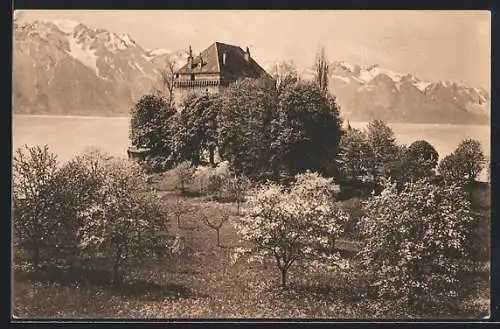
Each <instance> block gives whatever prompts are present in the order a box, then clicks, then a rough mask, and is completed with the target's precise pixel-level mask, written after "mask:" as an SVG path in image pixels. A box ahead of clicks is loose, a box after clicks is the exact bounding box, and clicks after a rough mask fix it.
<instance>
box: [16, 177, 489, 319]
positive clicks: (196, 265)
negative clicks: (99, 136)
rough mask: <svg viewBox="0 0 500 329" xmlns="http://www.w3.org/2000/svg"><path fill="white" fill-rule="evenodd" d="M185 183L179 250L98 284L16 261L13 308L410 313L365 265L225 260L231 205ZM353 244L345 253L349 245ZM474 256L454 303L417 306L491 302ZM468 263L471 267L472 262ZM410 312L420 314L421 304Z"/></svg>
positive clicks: (463, 311) (171, 201) (105, 313)
mask: <svg viewBox="0 0 500 329" xmlns="http://www.w3.org/2000/svg"><path fill="white" fill-rule="evenodd" d="M152 187H154V188H155V189H157V191H158V192H159V193H160V194H161V195H162V198H163V200H164V202H165V208H166V209H167V211H168V210H169V209H170V211H171V210H172V209H173V208H174V205H175V204H176V202H177V196H176V194H175V192H174V191H173V182H172V179H171V177H169V176H168V174H166V175H165V176H164V177H162V178H159V177H157V179H156V180H155V181H153V182H152ZM197 190H198V187H196V186H191V187H190V189H189V190H188V192H190V193H188V194H190V195H193V196H187V197H183V198H182V199H183V201H184V202H185V203H186V204H187V205H188V206H189V208H191V211H190V212H189V213H188V214H185V215H184V216H182V217H181V221H180V224H181V225H180V227H178V225H177V221H176V220H175V219H174V216H172V219H171V222H170V230H171V234H172V236H175V235H179V236H180V237H181V240H182V241H183V245H184V247H185V248H183V250H182V251H180V252H179V253H178V255H177V256H174V257H171V258H170V259H165V260H162V261H161V262H154V261H151V262H149V263H147V264H145V265H141V266H136V267H134V266H133V267H132V268H130V269H129V270H128V271H127V277H126V278H125V279H126V280H125V283H124V284H123V285H122V286H119V287H117V288H110V287H109V286H108V285H106V284H105V279H106V277H107V275H109V274H108V273H105V272H98V271H96V272H95V275H87V277H88V279H87V281H82V280H79V278H78V275H77V274H78V272H75V273H74V275H71V274H66V275H63V274H62V273H63V272H62V271H61V270H58V269H56V268H54V267H50V266H48V267H46V268H45V270H42V271H38V272H30V271H28V270H26V269H23V268H22V266H16V273H15V277H14V292H13V301H14V305H15V307H14V309H13V313H14V314H15V315H16V316H17V317H37V318H38V317H64V318H80V317H99V318H100V317H111V318H117V317H127V318H128V317H137V318H186V317H189V318H234V317H236V318H248V317H251V318H260V317H265V318H273V317H274V318H300V317H313V318H335V319H339V318H356V319H360V318H383V317H387V318H395V317H396V318H397V317H401V318H407V317H408V312H407V310H395V309H394V308H393V307H392V305H391V300H380V299H376V298H375V297H374V296H371V295H370V291H369V289H367V287H366V285H365V283H364V280H365V279H366V278H365V277H364V276H363V275H364V274H363V273H352V272H349V271H345V270H344V271H341V270H337V271H332V272H329V273H315V272H310V271H309V269H307V268H302V267H301V266H300V265H297V266H293V267H292V268H291V273H290V278H289V279H290V287H289V288H288V289H287V290H281V289H279V288H278V287H279V272H278V270H277V268H276V267H275V265H274V263H273V262H272V261H271V260H269V261H268V262H264V263H262V264H260V263H249V262H247V261H246V260H243V259H242V260H239V261H237V262H236V263H234V264H233V263H232V262H231V254H232V248H233V247H236V246H238V245H239V239H238V236H237V233H236V231H235V230H234V228H233V226H232V224H231V223H232V222H234V220H236V218H237V216H236V205H235V204H231V203H226V204H221V203H216V202H213V201H210V200H208V199H207V198H206V197H204V196H196V191H197ZM223 209H226V210H229V211H230V212H231V214H232V216H231V218H230V220H229V222H227V223H225V225H224V226H223V227H222V230H221V245H222V247H218V246H217V239H216V233H215V231H213V230H211V229H210V228H209V227H207V226H206V225H205V224H204V223H203V222H202V221H201V220H200V213H201V212H203V213H204V214H205V215H206V216H208V217H211V218H214V219H215V218H217V216H220V211H221V210H223ZM356 245H357V243H356V242H355V241H340V242H339V247H340V248H342V249H347V250H351V251H352V250H355V249H356ZM351 254H352V253H351ZM476 264H482V266H481V267H479V268H476V266H474V267H472V266H471V271H470V273H468V274H467V275H468V277H464V280H467V281H469V282H470V285H471V287H472V288H471V292H470V294H469V296H468V297H467V298H465V299H464V300H462V301H460V303H458V305H450V307H449V309H440V310H435V311H434V312H433V313H432V314H431V313H429V314H424V315H422V314H421V315H420V316H440V317H455V316H456V315H461V316H463V317H474V318H477V317H483V316H486V315H487V314H488V310H489V304H488V302H489V290H488V280H489V279H488V277H489V263H487V262H478V263H476ZM472 268H474V270H472ZM414 316H419V315H418V314H416V315H414Z"/></svg>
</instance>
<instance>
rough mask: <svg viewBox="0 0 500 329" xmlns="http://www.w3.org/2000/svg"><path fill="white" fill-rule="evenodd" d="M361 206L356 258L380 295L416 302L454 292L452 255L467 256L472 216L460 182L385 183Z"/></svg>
mask: <svg viewBox="0 0 500 329" xmlns="http://www.w3.org/2000/svg"><path fill="white" fill-rule="evenodd" d="M363 211H364V213H365V216H364V217H363V222H362V227H363V241H364V245H363V248H362V250H361V252H360V257H361V259H362V264H363V270H365V271H368V272H369V273H372V274H373V280H374V281H373V283H374V284H375V285H376V287H377V288H378V293H379V294H380V295H381V296H384V297H389V298H395V301H396V302H403V303H405V304H407V305H408V306H409V307H417V306H422V305H423V304H426V303H431V301H432V300H439V301H442V300H443V299H449V298H453V297H455V296H456V295H457V294H458V291H459V287H460V278H459V266H458V265H457V262H456V259H457V258H459V257H462V256H465V255H466V250H465V249H464V243H465V239H466V238H467V237H468V236H469V226H470V225H469V224H470V222H471V221H472V218H471V213H470V202H469V201H468V200H467V196H466V194H465V193H464V191H463V190H462V189H461V188H460V187H459V186H454V185H450V186H445V187H441V186H436V185H432V184H430V183H428V182H426V181H418V182H415V183H406V184H405V185H404V188H403V189H402V190H401V191H400V190H399V189H398V188H397V187H396V184H395V183H387V185H386V186H385V189H384V191H383V192H382V193H381V194H380V195H378V196H374V197H372V198H370V199H368V200H367V201H366V202H365V203H364V205H363ZM422 303H423V304H422Z"/></svg>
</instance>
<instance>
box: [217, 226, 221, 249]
mask: <svg viewBox="0 0 500 329" xmlns="http://www.w3.org/2000/svg"><path fill="white" fill-rule="evenodd" d="M220 246H221V245H220V229H217V247H220Z"/></svg>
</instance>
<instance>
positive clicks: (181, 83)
mask: <svg viewBox="0 0 500 329" xmlns="http://www.w3.org/2000/svg"><path fill="white" fill-rule="evenodd" d="M219 85H220V80H177V81H174V87H175V88H195V87H209V86H219Z"/></svg>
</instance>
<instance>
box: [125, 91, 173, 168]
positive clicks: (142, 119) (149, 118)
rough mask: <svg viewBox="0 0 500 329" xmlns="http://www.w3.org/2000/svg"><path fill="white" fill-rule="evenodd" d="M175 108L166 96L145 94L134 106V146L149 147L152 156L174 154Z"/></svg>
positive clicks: (132, 117) (131, 139)
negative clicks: (173, 126) (172, 125)
mask: <svg viewBox="0 0 500 329" xmlns="http://www.w3.org/2000/svg"><path fill="white" fill-rule="evenodd" d="M175 113H176V111H175V109H174V108H173V107H172V106H171V105H170V104H169V103H168V102H167V101H166V99H165V98H163V97H161V96H157V95H144V96H143V97H142V98H141V99H140V100H139V101H138V102H137V103H136V104H135V106H134V107H133V108H132V110H131V120H130V133H129V138H130V141H131V143H132V146H135V147H137V148H146V149H149V155H150V156H152V157H157V156H162V157H166V158H168V157H170V156H171V154H172V145H171V144H172V135H173V134H172V127H171V124H170V123H171V122H172V119H173V117H174V115H175Z"/></svg>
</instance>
